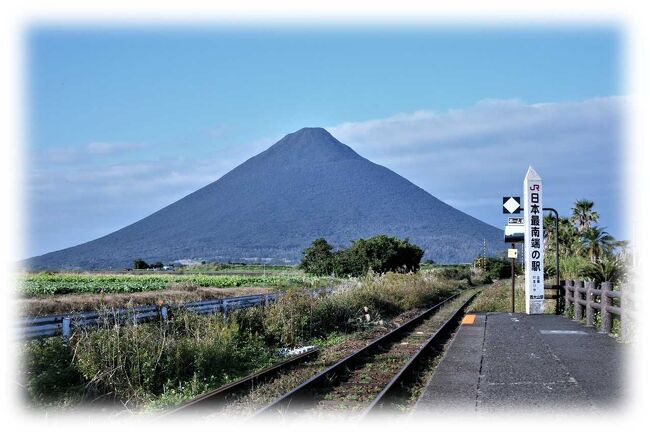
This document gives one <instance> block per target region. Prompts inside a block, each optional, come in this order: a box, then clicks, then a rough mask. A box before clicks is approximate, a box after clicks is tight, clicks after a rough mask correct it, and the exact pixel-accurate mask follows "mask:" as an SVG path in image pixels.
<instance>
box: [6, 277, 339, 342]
mask: <svg viewBox="0 0 650 433" xmlns="http://www.w3.org/2000/svg"><path fill="white" fill-rule="evenodd" d="M324 290H325V292H326V293H332V292H333V289H331V288H328V289H324ZM311 293H312V295H316V294H318V293H322V290H319V289H317V290H315V291H312V292H311ZM280 296H281V294H278V293H269V294H261V295H249V296H237V297H232V298H222V299H207V300H204V301H195V302H186V303H183V304H177V305H166V304H163V305H146V306H141V307H132V308H114V309H110V310H105V311H88V312H71V313H65V314H52V315H48V316H35V317H27V318H24V319H20V320H18V323H17V324H16V326H15V328H16V330H17V333H18V336H19V338H21V339H33V338H43V337H52V336H55V335H62V336H63V337H64V338H68V337H70V335H71V333H72V330H73V329H75V328H76V329H80V328H87V327H92V326H99V325H102V324H107V323H108V324H115V323H120V324H129V323H131V324H138V323H143V322H148V321H152V320H167V319H169V318H170V317H171V316H172V315H173V312H174V310H186V311H191V312H193V313H197V314H215V313H223V314H228V312H230V311H232V310H238V309H241V308H249V307H254V306H256V305H261V304H267V303H269V302H272V301H275V300H276V299H277V298H278V297H280Z"/></svg>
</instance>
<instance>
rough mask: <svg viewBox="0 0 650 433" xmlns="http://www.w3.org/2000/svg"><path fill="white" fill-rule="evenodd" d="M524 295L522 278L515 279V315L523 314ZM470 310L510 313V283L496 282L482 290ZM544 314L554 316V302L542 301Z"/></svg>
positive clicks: (507, 280)
mask: <svg viewBox="0 0 650 433" xmlns="http://www.w3.org/2000/svg"><path fill="white" fill-rule="evenodd" d="M524 301H525V294H524V277H523V276H519V277H517V278H516V279H515V313H525V312H526V305H525V303H524ZM470 308H471V309H473V310H475V311H485V312H488V311H494V312H510V311H512V282H511V280H509V279H503V280H498V281H496V282H495V283H493V284H491V285H490V286H488V287H487V288H485V289H484V290H483V292H482V293H481V294H480V295H478V296H477V297H476V299H475V300H474V302H473V303H472V306H471V307H470ZM544 312H545V313H546V314H555V301H553V300H546V301H544Z"/></svg>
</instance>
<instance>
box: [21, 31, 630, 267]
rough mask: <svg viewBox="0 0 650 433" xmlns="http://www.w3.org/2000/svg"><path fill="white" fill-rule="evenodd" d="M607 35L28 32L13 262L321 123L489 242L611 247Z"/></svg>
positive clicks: (616, 58)
mask: <svg viewBox="0 0 650 433" xmlns="http://www.w3.org/2000/svg"><path fill="white" fill-rule="evenodd" d="M621 39H622V35H620V34H619V33H618V31H617V30H616V29H615V28H610V27H572V28H561V27H533V28H524V27H520V28H498V27H480V26H476V27H457V28H454V27H439V26H438V27H436V26H431V27H416V28H399V27H358V28H352V27H320V28H319V27H316V28H300V27H271V26H269V27H264V26H261V27H260V26H257V27H251V26H249V27H235V26H229V27H225V26H222V27H219V26H216V25H215V26H213V27H198V28H180V27H179V28H173V27H167V28H164V27H152V28H140V29H138V28H127V27H124V28H95V29H93V28H90V27H88V28H73V27H67V28H66V27H34V28H32V30H31V31H30V32H29V33H28V34H27V37H26V39H25V44H26V45H25V48H26V51H27V53H28V77H27V84H28V86H27V94H26V98H27V100H28V102H29V104H28V112H27V118H28V123H27V132H28V136H29V145H28V146H27V152H28V156H29V160H30V163H29V165H28V166H27V167H26V179H27V184H26V197H27V200H28V204H29V215H30V218H29V223H28V231H27V238H28V243H27V245H26V247H27V248H26V253H27V255H35V254H41V253H45V252H48V251H52V250H55V249H61V248H64V247H68V246H72V245H75V244H78V243H80V242H84V241H88V240H92V239H94V238H96V237H99V236H102V235H104V234H107V233H109V232H111V231H113V230H116V229H119V228H121V227H123V226H124V225H127V224H129V223H132V222H134V221H136V220H138V219H140V218H142V217H144V216H147V215H148V214H150V213H151V212H154V211H156V210H157V209H159V208H161V207H163V206H165V205H167V204H169V203H171V202H173V201H175V200H177V199H179V198H181V197H183V196H184V195H186V194H188V193H190V192H192V191H194V190H195V189H197V188H199V187H201V186H203V185H205V184H207V183H209V182H211V181H214V180H216V179H218V178H219V177H220V176H221V175H223V174H225V173H226V172H227V171H228V170H230V169H232V168H234V167H235V166H236V165H237V164H239V163H241V162H243V161H244V160H245V159H247V158H248V157H250V156H253V155H254V154H255V153H257V152H259V151H261V150H263V149H265V148H266V147H268V146H270V145H271V144H273V142H275V141H276V140H277V139H279V138H281V137H282V136H283V135H284V134H286V133H289V132H292V131H295V130H297V129H300V128H301V127H304V126H323V127H326V128H327V129H328V130H330V132H332V133H333V134H334V135H335V136H336V137H337V138H339V139H340V140H341V141H343V142H344V143H346V144H348V145H350V146H352V147H353V148H354V149H355V150H357V151H358V152H359V153H360V154H361V155H363V156H365V157H367V158H369V159H371V160H372V161H374V162H377V163H379V164H382V165H385V166H387V167H388V168H391V169H393V170H394V171H396V172H398V173H399V174H401V175H403V176H405V177H406V178H408V179H409V180H411V181H413V182H414V183H416V184H417V185H419V186H421V187H422V188H424V189H425V190H427V191H429V192H430V193H432V194H433V195H435V196H436V197H438V198H440V199H442V200H444V201H446V202H448V203H450V204H452V205H453V206H455V207H457V208H459V209H461V210H463V211H465V212H468V213H470V214H471V215H473V216H476V217H478V218H480V219H482V220H484V221H486V222H488V223H491V224H493V225H495V226H498V227H501V226H502V225H503V223H504V217H503V215H501V214H500V205H501V199H500V197H501V196H502V195H510V194H512V195H515V194H517V193H519V190H520V189H521V182H522V179H523V175H524V174H525V172H526V169H527V167H528V165H529V164H531V165H533V166H535V167H536V168H537V169H538V171H539V172H540V174H541V175H542V176H543V177H544V178H545V180H547V186H546V204H547V205H549V206H550V205H553V206H555V207H557V208H558V209H559V210H560V212H563V213H567V212H568V210H569V207H570V204H571V202H572V201H574V200H575V199H577V198H582V197H587V198H591V199H593V200H595V201H596V206H597V208H598V210H600V212H601V214H602V219H601V223H602V225H605V226H607V227H608V229H609V230H610V232H612V233H613V234H614V235H617V236H621V237H622V236H624V233H623V232H622V222H623V218H622V216H621V215H619V213H620V212H619V211H618V206H619V203H618V199H619V196H620V190H621V187H622V181H621V179H620V173H621V167H620V163H621V159H622V158H621V151H622V149H623V143H622V141H621V138H620V135H621V134H620V133H621V127H622V126H621V124H622V118H623V114H624V113H623V107H624V89H623V88H622V70H621V66H620V65H621V62H622V59H621V55H622V51H623V50H622V48H623V47H622V45H621V44H622V41H621Z"/></svg>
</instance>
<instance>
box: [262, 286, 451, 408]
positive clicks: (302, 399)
mask: <svg viewBox="0 0 650 433" xmlns="http://www.w3.org/2000/svg"><path fill="white" fill-rule="evenodd" d="M458 296H459V294H455V295H452V296H450V297H448V298H446V299H445V300H443V301H442V302H440V303H438V304H436V305H434V306H433V307H431V308H429V309H427V310H426V311H424V312H423V313H421V314H420V315H418V316H416V317H414V318H413V319H411V320H409V321H408V322H406V323H404V324H403V325H401V326H400V327H398V328H395V329H394V330H392V331H391V332H389V333H387V334H384V335H383V336H381V337H379V338H377V339H375V340H373V341H372V342H371V343H369V344H368V345H366V346H365V347H363V348H361V349H359V350H358V351H356V352H354V353H352V354H351V355H348V356H347V357H345V358H343V359H342V360H340V361H339V362H337V363H336V364H334V365H332V366H330V367H328V368H326V369H325V370H323V371H321V372H320V373H318V374H316V375H314V376H312V377H311V378H310V379H308V380H307V381H306V382H303V383H302V384H300V385H298V386H297V387H295V388H294V389H292V390H291V391H289V392H287V393H286V394H284V395H282V396H281V397H279V398H277V399H276V400H274V401H273V402H271V403H270V404H268V405H266V406H264V407H263V408H261V409H260V410H258V411H257V412H256V413H255V414H254V415H253V418H255V417H258V416H261V415H265V414H269V413H271V411H280V410H281V409H288V408H289V407H290V406H292V407H295V406H298V407H299V408H301V407H303V406H305V405H308V403H309V400H312V401H313V398H309V395H308V394H310V392H311V391H312V390H313V389H314V388H316V387H317V386H318V385H319V384H321V383H322V382H325V381H329V380H330V379H333V378H336V376H337V374H338V373H339V372H340V371H342V370H343V369H345V368H348V367H352V366H354V365H355V363H357V362H359V359H360V358H362V357H363V356H365V355H367V354H370V353H372V352H373V351H374V350H376V349H377V348H378V347H379V346H381V345H382V344H384V343H388V342H390V341H392V340H394V339H396V338H398V337H401V336H402V335H403V334H405V333H407V332H409V331H410V330H411V329H413V328H414V327H416V326H417V325H419V324H420V323H421V322H423V321H425V320H426V319H428V318H429V317H430V316H432V315H433V314H434V313H435V312H436V311H438V310H439V309H440V308H442V307H443V306H445V305H446V304H447V303H449V302H451V301H453V300H455V299H456V298H457V297H458ZM312 397H313V396H312Z"/></svg>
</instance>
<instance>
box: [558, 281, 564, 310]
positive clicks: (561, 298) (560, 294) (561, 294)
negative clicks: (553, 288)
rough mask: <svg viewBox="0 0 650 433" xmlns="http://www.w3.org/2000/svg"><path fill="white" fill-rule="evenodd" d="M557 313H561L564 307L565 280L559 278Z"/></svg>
mask: <svg viewBox="0 0 650 433" xmlns="http://www.w3.org/2000/svg"><path fill="white" fill-rule="evenodd" d="M557 308H558V311H557V314H563V313H564V309H565V308H566V281H565V280H560V288H559V289H558V292H557Z"/></svg>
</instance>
